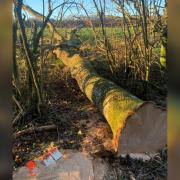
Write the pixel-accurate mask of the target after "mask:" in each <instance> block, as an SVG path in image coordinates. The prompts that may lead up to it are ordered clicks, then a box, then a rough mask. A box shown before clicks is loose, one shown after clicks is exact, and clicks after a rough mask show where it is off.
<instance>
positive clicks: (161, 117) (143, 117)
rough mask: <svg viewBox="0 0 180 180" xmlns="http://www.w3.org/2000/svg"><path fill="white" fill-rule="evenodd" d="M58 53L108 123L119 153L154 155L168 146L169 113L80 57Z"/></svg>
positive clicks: (63, 52)
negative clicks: (106, 77)
mask: <svg viewBox="0 0 180 180" xmlns="http://www.w3.org/2000/svg"><path fill="white" fill-rule="evenodd" d="M54 53H55V54H56V55H57V57H58V58H60V59H61V60H62V61H63V63H64V64H65V65H67V66H68V67H69V68H70V71H71V74H72V76H73V78H75V79H76V81H77V83H78V85H79V87H80V89H81V90H82V92H84V93H85V94H86V96H87V97H88V99H89V100H90V101H91V102H92V103H93V104H94V105H96V106H97V107H98V108H99V110H100V111H101V112H102V114H103V115H104V117H105V118H106V120H107V121H108V124H109V125H110V127H111V130H112V133H113V145H114V150H115V151H116V152H118V153H142V152H154V151H157V150H159V149H161V148H163V147H164V146H166V129H167V125H166V124H167V123H166V111H164V110H162V109H161V108H159V107H156V106H155V105H154V104H153V103H151V102H144V101H142V100H140V99H138V98H137V97H135V96H133V95H131V94H130V93H128V92H127V91H126V90H124V89H122V88H120V87H119V86H117V85H116V84H114V83H113V82H111V81H109V80H107V79H105V78H102V77H101V76H99V75H98V74H97V73H96V71H95V70H94V69H93V67H92V65H91V63H90V62H89V61H87V60H84V59H82V58H81V57H80V56H79V55H78V54H75V55H70V54H69V53H68V52H67V51H65V50H60V49H57V50H54Z"/></svg>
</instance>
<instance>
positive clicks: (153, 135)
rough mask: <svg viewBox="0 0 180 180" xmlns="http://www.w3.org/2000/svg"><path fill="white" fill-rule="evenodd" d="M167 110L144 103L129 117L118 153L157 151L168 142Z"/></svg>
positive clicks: (120, 140)
mask: <svg viewBox="0 0 180 180" xmlns="http://www.w3.org/2000/svg"><path fill="white" fill-rule="evenodd" d="M166 136H167V112H166V111H165V110H162V109H161V108H159V107H156V106H155V105H154V104H153V103H150V102H147V103H144V104H143V105H142V106H141V107H140V108H138V110H137V111H136V113H135V114H134V115H132V116H130V117H129V118H128V119H127V123H126V126H125V128H124V129H123V131H122V134H121V136H120V139H119V143H118V144H119V146H118V154H122V153H143V152H156V151H158V150H160V149H162V148H164V147H165V146H166V144H167V137H166Z"/></svg>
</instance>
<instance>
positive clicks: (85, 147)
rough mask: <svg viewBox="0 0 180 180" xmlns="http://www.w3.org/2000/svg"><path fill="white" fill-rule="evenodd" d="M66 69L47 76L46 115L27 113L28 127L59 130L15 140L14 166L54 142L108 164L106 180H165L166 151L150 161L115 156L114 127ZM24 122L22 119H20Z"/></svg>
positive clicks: (39, 152) (18, 165) (28, 135)
mask: <svg viewBox="0 0 180 180" xmlns="http://www.w3.org/2000/svg"><path fill="white" fill-rule="evenodd" d="M67 71H68V70H67V69H63V71H59V72H57V71H56V73H55V74H53V75H52V76H49V79H47V84H46V88H47V90H48V92H49V95H50V96H49V102H48V104H49V108H48V109H47V113H46V116H45V117H42V118H39V117H37V116H36V115H33V114H31V115H28V116H27V117H25V118H26V122H28V119H29V123H28V124H27V126H32V125H36V126H41V125H44V124H56V125H57V129H56V130H52V131H44V132H41V133H38V132H36V133H34V134H27V135H24V136H22V137H20V138H18V139H16V140H15V141H14V146H13V156H14V160H15V161H14V168H15V169H16V168H17V167H20V166H22V165H24V164H25V163H26V162H27V160H29V159H32V158H34V157H36V156H37V155H39V154H41V153H42V152H43V149H44V148H45V147H46V146H48V145H49V144H50V142H54V143H55V144H56V145H57V146H58V148H59V149H71V150H73V149H74V150H78V151H80V152H87V153H89V154H91V155H92V156H93V157H95V158H96V157H97V158H102V159H103V160H104V161H105V162H106V163H107V164H108V173H107V176H106V177H105V179H107V180H110V179H112V180H115V179H133V178H135V179H139V180H140V179H166V177H167V152H166V150H162V151H161V152H159V153H157V154H156V156H155V157H153V158H151V159H150V160H148V161H145V162H143V161H142V160H137V159H132V158H131V157H129V156H128V155H127V156H122V157H116V156H115V154H114V153H113V150H112V147H111V139H112V133H111V129H110V127H109V125H108V123H107V122H106V120H105V119H104V118H103V116H102V115H101V113H100V112H99V111H98V109H97V108H96V107H94V106H93V105H92V103H91V102H90V101H89V100H88V99H87V98H86V97H85V95H84V94H83V93H82V92H81V91H80V90H79V87H78V85H77V83H76V81H75V80H74V79H72V78H71V76H70V74H69V73H68V72H67ZM20 123H22V124H23V120H21V122H20Z"/></svg>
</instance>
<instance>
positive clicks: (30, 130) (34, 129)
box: [13, 125, 57, 139]
mask: <svg viewBox="0 0 180 180" xmlns="http://www.w3.org/2000/svg"><path fill="white" fill-rule="evenodd" d="M56 128H57V127H56V125H47V126H41V127H31V128H28V129H24V130H22V131H19V132H17V133H14V134H13V138H14V139H16V138H19V137H20V136H22V135H25V134H32V133H34V132H42V131H49V130H53V129H56Z"/></svg>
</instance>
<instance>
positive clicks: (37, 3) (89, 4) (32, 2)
mask: <svg viewBox="0 0 180 180" xmlns="http://www.w3.org/2000/svg"><path fill="white" fill-rule="evenodd" d="M69 1H73V0H69ZM105 1H106V7H107V8H106V9H107V10H108V11H107V12H106V15H118V16H121V14H120V13H119V12H118V11H117V6H116V5H115V4H114V3H113V2H112V0H105ZM145 1H147V2H148V1H149V0H145ZM159 1H161V0H159ZM164 1H165V0H162V1H161V5H162V6H163V4H164ZM23 2H24V4H27V5H29V6H30V7H32V8H33V9H34V10H36V11H38V12H40V13H41V14H43V0H24V1H23ZM44 2H45V15H47V13H48V5H47V4H48V3H47V2H48V0H44ZM52 2H53V7H56V6H57V5H59V4H61V3H63V2H64V0H52ZM76 2H83V4H84V7H86V10H87V11H88V13H89V15H95V13H96V11H95V8H94V4H93V0H76ZM96 2H97V1H96ZM59 10H60V9H57V10H56V11H54V12H53V14H52V18H56V17H57V16H58V12H59ZM27 15H28V14H27ZM72 16H76V17H80V16H85V13H84V11H83V10H79V11H77V8H75V7H74V8H73V7H71V8H70V10H68V11H67V12H66V14H65V17H72ZM28 17H31V16H28Z"/></svg>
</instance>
